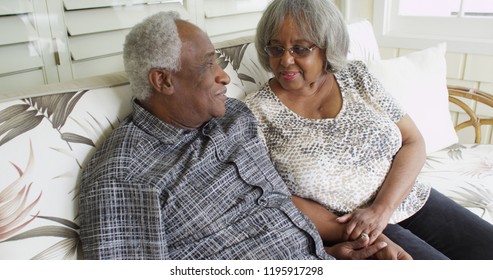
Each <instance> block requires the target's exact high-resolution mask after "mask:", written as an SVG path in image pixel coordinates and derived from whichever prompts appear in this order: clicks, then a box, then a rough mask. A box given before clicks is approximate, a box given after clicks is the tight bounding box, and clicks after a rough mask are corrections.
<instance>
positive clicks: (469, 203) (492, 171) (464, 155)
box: [419, 144, 493, 223]
mask: <svg viewBox="0 0 493 280" xmlns="http://www.w3.org/2000/svg"><path fill="white" fill-rule="evenodd" d="M419 178H420V180H421V181H422V182H426V183H429V184H430V185H432V186H433V187H434V188H435V189H437V190H438V191H440V192H441V193H443V194H444V195H446V196H447V197H449V198H451V199H453V200H455V201H456V202H457V203H459V204H461V205H462V206H464V207H466V208H468V209H469V210H471V211H472V212H473V213H476V214H477V215H479V216H480V217H482V218H483V219H485V220H487V221H489V222H490V223H493V184H492V183H491V182H493V145H487V144H482V145H475V144H464V145H453V146H452V147H450V148H447V149H444V150H441V151H437V152H434V153H431V154H430V155H428V157H427V159H426V164H425V166H424V167H423V169H422V170H421V173H420V174H419Z"/></svg>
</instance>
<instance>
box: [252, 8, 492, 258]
mask: <svg viewBox="0 0 493 280" xmlns="http://www.w3.org/2000/svg"><path fill="white" fill-rule="evenodd" d="M255 45H256V47H257V51H258V55H259V59H260V63H261V64H262V66H263V67H264V68H266V69H267V70H268V71H270V72H272V73H273V75H274V77H273V78H272V79H271V80H269V81H268V82H267V83H266V84H265V86H263V88H261V89H260V90H259V91H258V92H256V93H253V94H250V95H249V96H247V99H246V103H247V105H248V106H249V107H250V108H251V110H252V111H253V112H254V114H255V115H256V117H257V119H258V121H259V124H260V126H259V130H260V134H261V135H262V137H263V139H264V140H265V142H266V144H267V146H268V149H269V153H270V157H271V159H272V161H273V162H274V164H275V166H276V168H277V170H278V172H279V173H280V174H281V176H282V177H283V179H284V180H285V182H286V183H287V184H288V186H289V188H290V191H291V193H292V194H293V201H294V202H295V204H296V206H297V207H298V208H299V209H300V210H301V211H302V212H304V213H305V214H306V215H307V216H308V217H309V218H310V219H311V220H312V221H313V222H314V224H315V225H316V227H317V229H318V231H319V233H320V234H321V236H322V238H323V239H324V241H325V242H326V243H337V242H339V241H342V240H352V239H356V238H358V237H359V236H361V235H369V237H370V241H371V242H374V241H375V240H379V239H380V238H383V237H384V236H386V237H388V238H390V239H391V240H392V241H394V242H395V243H397V244H398V245H400V246H401V247H402V248H404V250H406V251H407V252H408V253H410V255H411V256H412V257H413V258H414V259H449V258H450V259H493V226H492V225H491V224H489V223H487V222H485V221H484V220H482V219H481V218H479V217H478V216H476V215H474V214H473V213H471V212H470V211H469V210H467V209H465V208H463V207H461V206H459V205H458V204H456V203H455V202H453V201H452V200H450V199H448V198H446V197H445V196H443V195H442V194H440V193H439V192H437V191H436V190H434V189H432V188H431V187H430V186H428V185H425V184H422V183H420V182H419V181H417V175H418V173H419V171H420V169H421V168H422V166H423V164H424V161H425V146H424V141H423V138H422V136H421V134H420V132H419V130H418V129H417V127H416V125H415V124H414V123H413V121H412V119H411V118H410V117H409V116H408V115H407V114H406V113H405V112H404V111H403V109H402V107H401V106H400V105H399V104H397V103H396V101H395V100H394V99H393V98H392V97H391V95H389V94H388V93H387V92H386V91H385V89H384V88H383V87H382V85H381V84H380V83H379V81H377V80H376V79H375V78H374V77H373V76H372V75H371V74H370V73H369V72H368V70H367V68H366V67H365V65H364V64H363V63H362V62H358V61H353V62H347V61H346V56H347V52H348V46H349V38H348V33H347V30H346V24H345V22H344V20H343V19H342V17H341V15H340V13H339V11H338V10H337V8H336V7H335V6H334V5H333V4H332V2H331V1H328V0H274V1H273V2H272V3H271V4H270V5H269V6H268V8H267V9H266V11H265V12H264V14H263V16H262V18H261V20H260V22H259V23H258V27H257V37H256V42H255ZM417 82H418V81H417ZM324 210H329V211H324ZM337 216H338V217H337ZM336 217H337V218H336Z"/></svg>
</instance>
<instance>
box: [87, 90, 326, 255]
mask: <svg viewBox="0 0 493 280" xmlns="http://www.w3.org/2000/svg"><path fill="white" fill-rule="evenodd" d="M226 106H227V111H226V115H225V116H224V117H222V118H217V119H213V120H211V121H210V122H208V123H207V124H205V125H204V126H202V127H201V128H200V129H196V130H191V131H187V130H182V129H177V128H175V127H172V126H170V125H168V124H166V123H163V122H161V121H160V120H158V119H157V118H156V117H154V116H153V115H151V114H150V113H148V112H147V111H146V110H144V109H143V108H142V107H140V106H139V105H138V104H137V103H134V114H133V115H132V116H130V117H129V118H128V119H127V120H125V121H124V122H123V123H122V125H121V126H120V127H118V128H117V129H115V130H114V131H113V133H112V134H111V136H110V137H109V138H108V139H107V140H106V141H105V142H104V144H103V145H102V147H101V148H100V149H99V150H98V151H97V152H96V154H95V155H94V157H93V158H92V160H91V161H90V162H89V164H88V166H87V168H86V169H85V170H84V172H83V176H82V181H81V191H80V225H81V231H80V234H81V239H82V246H83V252H84V257H85V258H86V259H330V258H331V257H330V256H329V255H327V254H326V253H325V251H324V249H323V245H322V241H321V239H320V237H319V235H318V233H317V232H316V229H315V227H314V226H313V224H312V223H311V222H309V221H308V219H307V218H306V217H305V216H303V215H301V214H300V212H299V211H298V210H297V209H296V208H295V207H294V205H293V204H292V203H291V200H290V195H289V191H288V189H287V187H286V186H285V184H284V182H283V181H282V179H281V178H280V176H279V175H278V173H277V172H276V171H275V169H274V167H273V165H272V163H271V162H270V160H269V158H268V155H267V151H266V149H265V146H264V144H263V142H262V141H261V139H260V138H259V137H258V134H257V124H256V121H255V118H254V116H253V115H252V113H251V112H250V111H249V110H248V109H247V107H246V106H245V105H244V104H243V103H242V102H241V101H238V100H234V99H228V101H227V102H226Z"/></svg>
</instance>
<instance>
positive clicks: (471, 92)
mask: <svg viewBox="0 0 493 280" xmlns="http://www.w3.org/2000/svg"><path fill="white" fill-rule="evenodd" d="M448 93H449V101H450V102H452V103H454V104H456V105H457V106H459V107H460V108H461V109H462V110H464V112H465V113H466V114H467V115H468V116H469V119H468V120H466V121H462V122H460V123H457V125H455V131H457V132H458V131H459V130H461V129H464V128H466V127H469V126H472V127H473V128H474V134H475V139H474V143H476V144H479V143H481V136H482V135H481V127H482V126H483V125H493V115H490V116H488V117H485V118H481V117H480V116H478V115H477V113H476V110H475V108H476V107H477V103H482V104H484V105H487V106H489V107H490V108H492V109H493V95H491V94H489V93H486V92H483V91H480V90H477V89H471V88H465V87H458V86H448ZM461 98H462V99H464V98H465V99H469V100H473V101H476V102H475V103H473V104H472V106H470V105H468V104H466V103H465V102H464V101H463V100H461ZM473 106H474V108H473Z"/></svg>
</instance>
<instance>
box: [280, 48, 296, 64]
mask: <svg viewBox="0 0 493 280" xmlns="http://www.w3.org/2000/svg"><path fill="white" fill-rule="evenodd" d="M293 63H294V57H293V55H291V53H290V52H289V51H288V50H285V51H284V53H283V54H282V56H281V65H282V66H288V65H291V64H293Z"/></svg>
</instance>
